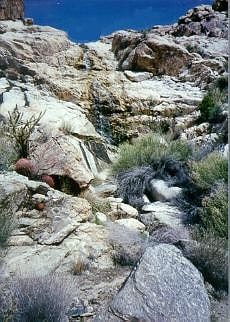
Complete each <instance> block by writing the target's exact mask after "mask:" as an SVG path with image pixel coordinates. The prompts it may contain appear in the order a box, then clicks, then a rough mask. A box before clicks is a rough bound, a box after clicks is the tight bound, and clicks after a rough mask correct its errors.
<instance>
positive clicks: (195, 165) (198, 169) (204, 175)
mask: <svg viewBox="0 0 230 322" xmlns="http://www.w3.org/2000/svg"><path fill="white" fill-rule="evenodd" d="M190 171H191V176H192V179H193V181H194V183H195V184H196V185H197V187H198V188H200V189H201V190H208V189H210V188H211V187H212V186H213V185H214V184H215V183H216V182H217V181H220V180H221V181H224V182H225V183H227V181H228V160H227V159H226V158H225V157H223V156H222V155H221V154H220V153H217V152H212V153H210V154H208V155H207V156H206V157H205V158H203V159H202V160H200V161H198V162H191V163H190Z"/></svg>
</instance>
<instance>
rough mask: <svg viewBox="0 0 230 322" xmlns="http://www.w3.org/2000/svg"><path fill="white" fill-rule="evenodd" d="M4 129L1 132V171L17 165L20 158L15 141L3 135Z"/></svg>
mask: <svg viewBox="0 0 230 322" xmlns="http://www.w3.org/2000/svg"><path fill="white" fill-rule="evenodd" d="M3 132H4V131H3V129H1V131H0V171H4V170H8V169H9V167H10V166H11V165H12V164H13V163H15V162H16V161H17V160H18V159H19V157H20V154H19V150H18V148H17V146H16V144H15V142H14V140H11V139H9V137H8V136H7V135H6V134H5V133H3Z"/></svg>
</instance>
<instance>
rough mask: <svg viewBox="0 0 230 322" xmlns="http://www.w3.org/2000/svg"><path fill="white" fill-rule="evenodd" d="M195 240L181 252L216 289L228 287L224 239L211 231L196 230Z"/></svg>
mask: <svg viewBox="0 0 230 322" xmlns="http://www.w3.org/2000/svg"><path fill="white" fill-rule="evenodd" d="M193 237H194V238H195V239H196V240H197V242H193V243H190V244H188V245H187V246H186V247H185V248H184V249H183V254H184V256H185V257H187V258H188V259H189V260H190V261H191V262H192V263H193V264H194V265H195V266H196V267H197V269H198V270H199V271H200V272H201V273H202V275H203V277H204V279H205V281H207V282H209V283H210V284H211V285H213V287H215V288H216V289H223V290H227V288H228V256H227V249H226V247H227V245H226V240H225V239H223V238H219V237H217V236H215V235H214V234H213V233H212V232H209V231H202V230H196V231H195V233H194V236H193Z"/></svg>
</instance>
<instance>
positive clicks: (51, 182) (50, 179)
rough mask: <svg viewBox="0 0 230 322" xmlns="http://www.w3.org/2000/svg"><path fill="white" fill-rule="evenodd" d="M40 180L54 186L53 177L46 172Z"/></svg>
mask: <svg viewBox="0 0 230 322" xmlns="http://www.w3.org/2000/svg"><path fill="white" fill-rule="evenodd" d="M42 181H43V182H45V183H47V184H48V185H49V186H50V187H51V188H54V186H55V182H54V179H53V178H52V177H51V176H49V175H47V174H44V175H42Z"/></svg>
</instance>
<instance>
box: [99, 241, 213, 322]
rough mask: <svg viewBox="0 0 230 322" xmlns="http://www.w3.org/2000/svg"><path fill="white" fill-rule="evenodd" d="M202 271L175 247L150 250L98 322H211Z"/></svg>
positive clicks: (163, 246)
mask: <svg viewBox="0 0 230 322" xmlns="http://www.w3.org/2000/svg"><path fill="white" fill-rule="evenodd" d="M209 306H210V304H209V299H208V295H207V292H206V290H205V287H204V282H203V279H202V277H201V275H200V273H199V272H198V270H197V269H196V268H195V267H194V266H193V265H192V264H191V263H190V262H189V261H188V260H187V259H185V258H184V257H183V255H182V254H181V252H180V251H179V250H178V249H176V248H175V247H174V246H171V245H164V244H163V245H159V246H155V247H154V248H147V250H146V252H145V253H144V255H143V256H142V258H141V260H140V263H139V264H138V266H137V268H136V269H135V270H134V271H133V272H132V273H131V275H130V276H129V278H128V280H127V281H126V283H125V284H124V285H123V287H122V288H121V289H120V291H119V292H118V294H117V295H116V296H115V297H114V299H113V301H112V303H111V304H110V308H109V312H112V313H109V312H106V313H105V314H104V315H103V314H101V315H99V317H98V318H96V319H95V321H123V320H128V321H134V320H135V321H136V320H137V321H146V322H147V321H149V322H150V321H162V322H163V321H165V322H166V321H181V322H182V321H183V322H186V321H191V322H198V321H200V322H204V321H207V322H208V321H210V307H209Z"/></svg>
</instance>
